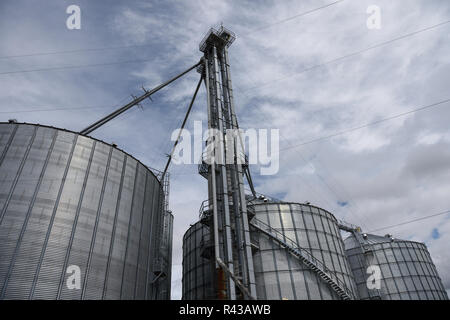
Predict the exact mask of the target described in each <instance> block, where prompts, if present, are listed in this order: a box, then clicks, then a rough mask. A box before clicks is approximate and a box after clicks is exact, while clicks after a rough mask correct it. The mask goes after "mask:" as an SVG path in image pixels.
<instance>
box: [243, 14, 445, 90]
mask: <svg viewBox="0 0 450 320" xmlns="http://www.w3.org/2000/svg"><path fill="white" fill-rule="evenodd" d="M448 23H450V20H447V21H444V22H441V23H438V24H435V25H432V26H429V27H426V28H423V29H420V30H416V31H414V32H410V33H407V34H404V35H402V36H399V37H396V38H394V39H391V40H387V41H384V42H381V43H378V44H375V45H372V46H370V47H367V48H365V49H361V50H358V51H355V52H352V53H349V54H346V55H344V56H340V57H337V58H334V59H332V60H328V61H325V62H323V63H320V64H316V65H313V66H310V67H307V68H305V69H303V70H301V71H299V72H295V73H292V74H290V75H287V76H284V77H280V78H277V79H274V80H271V81H268V82H265V83H262V84H260V85H257V86H255V87H251V88H247V89H244V90H238V91H241V92H249V91H252V90H255V89H259V88H262V87H266V86H268V85H270V84H273V83H275V82H279V81H282V80H286V79H288V78H292V77H295V76H297V75H300V74H302V73H305V72H308V71H311V70H314V69H318V68H320V67H324V66H327V65H329V64H333V63H336V62H338V61H340V60H344V59H347V58H350V57H354V56H357V55H360V54H362V53H365V52H367V51H370V50H373V49H377V48H381V47H384V46H386V45H389V44H391V43H394V42H396V41H399V40H403V39H406V38H409V37H412V36H414V35H417V34H420V33H423V32H426V31H429V30H432V29H435V28H438V27H441V26H443V25H446V24H448Z"/></svg>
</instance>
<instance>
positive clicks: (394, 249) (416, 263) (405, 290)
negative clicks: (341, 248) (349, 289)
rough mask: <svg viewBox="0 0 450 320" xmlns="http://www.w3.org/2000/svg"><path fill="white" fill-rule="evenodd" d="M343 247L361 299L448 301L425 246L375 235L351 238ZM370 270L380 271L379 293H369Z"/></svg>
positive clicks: (373, 291) (372, 291)
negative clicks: (374, 268) (368, 270)
mask: <svg viewBox="0 0 450 320" xmlns="http://www.w3.org/2000/svg"><path fill="white" fill-rule="evenodd" d="M344 243H345V248H346V254H347V256H348V260H349V262H350V265H351V267H352V270H353V273H354V275H355V281H356V285H357V287H358V292H359V296H360V298H361V299H374V298H377V299H383V300H447V299H448V297H447V293H446V291H445V288H444V286H443V284H442V281H441V279H440V277H439V275H438V273H437V270H436V267H435V265H434V263H433V261H432V259H431V256H430V253H429V252H428V250H427V247H426V246H425V244H423V243H420V242H415V241H407V240H400V239H395V238H393V237H392V236H391V235H386V236H377V235H372V234H361V235H360V236H358V237H356V236H355V235H351V236H350V237H348V238H347V239H345V242H344ZM369 266H378V267H379V270H380V271H381V278H380V280H381V281H380V289H379V290H376V289H371V290H369V289H368V286H367V280H368V277H369V275H370V274H368V273H367V268H368V267H369Z"/></svg>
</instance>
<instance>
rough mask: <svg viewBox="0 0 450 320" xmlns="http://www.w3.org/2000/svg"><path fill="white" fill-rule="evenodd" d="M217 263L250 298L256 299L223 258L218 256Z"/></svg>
mask: <svg viewBox="0 0 450 320" xmlns="http://www.w3.org/2000/svg"><path fill="white" fill-rule="evenodd" d="M217 263H218V264H219V265H220V267H221V268H222V270H223V271H225V273H226V274H228V276H229V277H230V278H231V279H232V280H233V282H234V283H235V284H236V285H237V286H238V288H239V289H241V291H242V292H243V293H244V294H245V295H246V296H247V297H248V298H249V300H256V298H255V297H254V296H252V294H251V293H250V292H249V291H248V289H247V288H246V287H245V286H244V285H243V284H242V282H241V281H239V279H238V278H236V276H235V275H234V274H233V272H231V270H230V269H228V267H227V265H226V264H225V263H224V262H223V261H222V259H220V258H217Z"/></svg>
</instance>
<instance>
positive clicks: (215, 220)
mask: <svg viewBox="0 0 450 320" xmlns="http://www.w3.org/2000/svg"><path fill="white" fill-rule="evenodd" d="M208 68H209V62H208V59H206V58H205V87H206V103H207V108H208V128H209V129H211V128H212V112H211V99H210V96H209V95H210V92H209V90H210V88H209V69H208ZM209 143H211V142H209ZM210 168H211V170H210V174H211V189H212V200H213V228H214V254H215V258H216V263H215V264H216V268H217V267H218V264H217V259H220V245H219V221H218V210H217V189H216V188H217V187H216V161H215V159H214V156H213V158H212V161H211V165H210Z"/></svg>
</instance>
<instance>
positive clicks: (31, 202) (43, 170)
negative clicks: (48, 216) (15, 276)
mask: <svg viewBox="0 0 450 320" xmlns="http://www.w3.org/2000/svg"><path fill="white" fill-rule="evenodd" d="M56 136H57V131H56V130H55V132H54V133H53V137H52V142H51V144H50V147H49V150H48V152H47V156H46V158H45V161H44V165H43V167H42V170H41V173H40V175H39V180H38V182H37V185H36V188H35V190H34V192H33V196H32V198H31V201H30V205H29V206H28V210H27V213H26V216H25V220H24V223H23V225H22V229H21V230H20V235H19V239H18V240H17V244H16V248H15V249H14V253H13V256H12V259H11V262H10V264H9V267H8V272H7V274H6V278H5V281H4V283H3V289H2V292H1V294H0V300H2V299H3V298H4V296H5V294H6V289H7V286H8V282H9V278H10V276H11V273H12V270H13V268H14V265H15V263H16V259H17V254H18V251H19V248H20V246H21V245H22V239H23V236H24V234H25V230H26V228H27V226H28V220H29V218H30V216H31V211H32V210H33V207H34V202H35V200H36V197H37V194H38V192H39V189H40V187H41V183H42V179H43V177H44V174H45V171H46V169H47V164H48V161H49V159H50V155H51V153H52V151H53V147H54V145H55V141H56Z"/></svg>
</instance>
